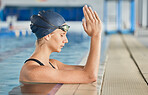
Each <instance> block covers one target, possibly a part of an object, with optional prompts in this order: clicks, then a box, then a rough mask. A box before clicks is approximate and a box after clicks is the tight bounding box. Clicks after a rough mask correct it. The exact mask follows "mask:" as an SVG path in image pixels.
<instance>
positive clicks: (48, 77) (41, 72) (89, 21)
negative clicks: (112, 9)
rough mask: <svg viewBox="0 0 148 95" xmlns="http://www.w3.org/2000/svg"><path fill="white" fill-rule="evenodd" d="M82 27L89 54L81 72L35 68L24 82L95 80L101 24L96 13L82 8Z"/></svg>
mask: <svg viewBox="0 0 148 95" xmlns="http://www.w3.org/2000/svg"><path fill="white" fill-rule="evenodd" d="M83 12H84V16H85V19H86V21H85V20H83V27H84V30H85V32H86V33H87V34H88V35H89V36H90V37H91V45H90V52H89V56H88V59H87V63H86V65H85V67H84V69H83V70H57V69H53V68H50V67H48V66H40V67H36V68H34V69H32V70H30V71H29V72H28V74H26V75H29V76H28V78H26V81H30V82H44V83H90V82H93V81H96V80H97V74H98V68H99V62H100V42H101V31H102V24H101V21H100V19H99V17H98V15H97V13H96V12H93V11H92V10H91V9H90V8H88V7H87V6H85V7H83Z"/></svg>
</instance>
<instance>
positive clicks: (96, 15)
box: [94, 11, 101, 22]
mask: <svg viewBox="0 0 148 95" xmlns="http://www.w3.org/2000/svg"><path fill="white" fill-rule="evenodd" d="M94 14H95V17H96V18H97V20H98V21H99V22H101V20H100V18H99V16H98V14H97V12H96V11H95V12H94Z"/></svg>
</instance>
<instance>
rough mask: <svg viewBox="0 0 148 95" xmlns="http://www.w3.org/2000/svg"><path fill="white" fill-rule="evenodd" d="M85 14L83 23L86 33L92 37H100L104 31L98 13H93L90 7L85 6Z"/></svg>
mask: <svg viewBox="0 0 148 95" xmlns="http://www.w3.org/2000/svg"><path fill="white" fill-rule="evenodd" d="M83 13H84V17H85V19H83V20H82V22H83V28H84V30H85V32H86V33H87V34H88V35H89V36H91V37H92V36H96V35H100V34H101V31H102V23H101V20H100V18H99V16H98V14H97V13H96V11H94V12H93V11H92V9H91V8H90V7H87V5H85V6H84V7H83Z"/></svg>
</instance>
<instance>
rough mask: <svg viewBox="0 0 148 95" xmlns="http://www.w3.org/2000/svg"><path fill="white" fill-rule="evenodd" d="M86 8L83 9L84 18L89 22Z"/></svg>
mask: <svg viewBox="0 0 148 95" xmlns="http://www.w3.org/2000/svg"><path fill="white" fill-rule="evenodd" d="M84 7H85V6H84ZM84 7H83V13H84V17H85V19H86V21H88V20H89V17H88V14H87V13H86V9H85V8H84Z"/></svg>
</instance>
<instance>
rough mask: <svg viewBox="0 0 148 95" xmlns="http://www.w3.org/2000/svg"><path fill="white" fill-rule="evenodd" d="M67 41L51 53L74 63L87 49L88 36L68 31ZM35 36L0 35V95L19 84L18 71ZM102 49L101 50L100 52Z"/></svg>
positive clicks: (31, 46)
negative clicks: (60, 48) (56, 51)
mask: <svg viewBox="0 0 148 95" xmlns="http://www.w3.org/2000/svg"><path fill="white" fill-rule="evenodd" d="M67 36H68V40H69V43H67V44H65V46H64V48H62V51H61V52H60V53H53V54H51V56H50V58H51V59H57V60H59V61H61V62H63V63H65V64H69V65H76V64H79V63H80V61H81V60H82V58H83V57H84V56H86V54H87V53H88V51H89V47H90V38H89V37H88V36H84V35H83V34H81V33H74V32H72V33H68V34H67ZM104 39H105V37H102V42H101V43H102V45H101V47H103V48H102V49H101V62H102V61H103V60H104V58H105V55H104V50H105V48H104V47H105V46H104V44H105V43H106V42H105V40H104ZM35 40H36V38H35V36H33V35H32V36H28V37H21V38H15V37H1V38H0V95H7V94H8V93H9V92H10V91H11V90H12V89H13V88H15V87H17V86H19V85H20V83H19V73H20V70H21V67H22V65H23V64H24V61H25V60H26V59H28V58H29V57H30V55H31V54H32V53H33V51H34V49H35ZM102 51H103V52H102Z"/></svg>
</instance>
